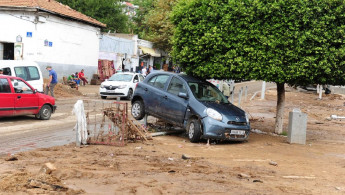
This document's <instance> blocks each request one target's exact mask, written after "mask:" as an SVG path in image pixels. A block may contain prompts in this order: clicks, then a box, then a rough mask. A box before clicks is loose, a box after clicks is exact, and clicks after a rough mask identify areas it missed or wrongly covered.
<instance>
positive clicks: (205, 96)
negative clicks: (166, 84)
mask: <svg viewBox="0 0 345 195" xmlns="http://www.w3.org/2000/svg"><path fill="white" fill-rule="evenodd" d="M188 85H189V87H190V90H191V91H192V92H193V95H194V97H195V98H196V99H198V100H199V101H208V102H220V103H229V101H228V100H227V98H226V97H225V96H224V95H223V93H222V92H220V91H219V89H218V88H217V87H216V86H214V85H213V84H211V83H209V82H203V83H201V82H200V83H198V82H189V83H188Z"/></svg>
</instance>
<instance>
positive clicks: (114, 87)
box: [104, 86, 118, 90]
mask: <svg viewBox="0 0 345 195" xmlns="http://www.w3.org/2000/svg"><path fill="white" fill-rule="evenodd" d="M104 88H105V89H108V90H114V89H117V88H118V86H111V88H110V86H104Z"/></svg>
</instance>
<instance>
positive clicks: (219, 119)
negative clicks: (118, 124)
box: [131, 72, 250, 142]
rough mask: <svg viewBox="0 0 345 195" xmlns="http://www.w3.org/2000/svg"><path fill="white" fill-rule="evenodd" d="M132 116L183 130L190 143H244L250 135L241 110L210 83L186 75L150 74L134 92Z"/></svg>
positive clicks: (247, 121)
mask: <svg viewBox="0 0 345 195" xmlns="http://www.w3.org/2000/svg"><path fill="white" fill-rule="evenodd" d="M131 112H132V115H133V117H134V118H135V119H137V120H141V119H142V118H144V116H145V114H147V115H151V116H154V117H157V118H159V119H162V120H164V121H165V122H167V123H170V124H173V125H176V126H179V127H183V128H185V129H186V131H187V132H188V137H189V139H190V141H191V142H198V141H199V140H200V139H216V140H233V141H244V140H247V139H248V136H249V132H250V123H249V119H248V116H247V114H246V113H245V112H244V111H243V110H242V109H240V108H238V107H236V106H235V105H233V104H231V103H230V102H229V101H228V100H227V98H226V97H225V96H224V95H223V94H222V93H221V92H220V91H219V90H218V88H217V87H215V86H214V85H212V84H211V83H209V82H207V81H203V80H200V79H197V78H194V77H191V76H188V75H185V74H174V73H168V72H155V73H151V74H149V75H148V76H147V77H146V78H145V80H144V81H143V82H141V83H139V84H138V86H137V88H136V90H135V92H134V95H133V98H132V111H131Z"/></svg>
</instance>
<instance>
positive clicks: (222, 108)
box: [201, 102, 246, 122]
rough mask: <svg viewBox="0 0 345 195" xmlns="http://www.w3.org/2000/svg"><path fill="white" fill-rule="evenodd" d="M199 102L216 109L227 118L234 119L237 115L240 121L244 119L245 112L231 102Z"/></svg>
mask: <svg viewBox="0 0 345 195" xmlns="http://www.w3.org/2000/svg"><path fill="white" fill-rule="evenodd" d="M201 103H202V104H204V105H205V106H206V107H207V108H212V109H214V110H216V111H218V112H219V113H220V114H222V115H223V117H225V118H226V119H227V120H235V119H236V117H239V120H240V121H241V122H245V121H246V117H245V112H244V111H243V110H242V109H241V108H239V107H237V106H235V105H233V104H231V103H229V104H222V103H219V104H218V103H216V102H201ZM237 120H238V119H237Z"/></svg>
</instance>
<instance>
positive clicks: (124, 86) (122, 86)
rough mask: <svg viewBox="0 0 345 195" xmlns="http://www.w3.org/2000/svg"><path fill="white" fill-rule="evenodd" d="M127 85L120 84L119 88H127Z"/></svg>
mask: <svg viewBox="0 0 345 195" xmlns="http://www.w3.org/2000/svg"><path fill="white" fill-rule="evenodd" d="M126 87H127V85H120V86H119V89H124V88H126Z"/></svg>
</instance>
